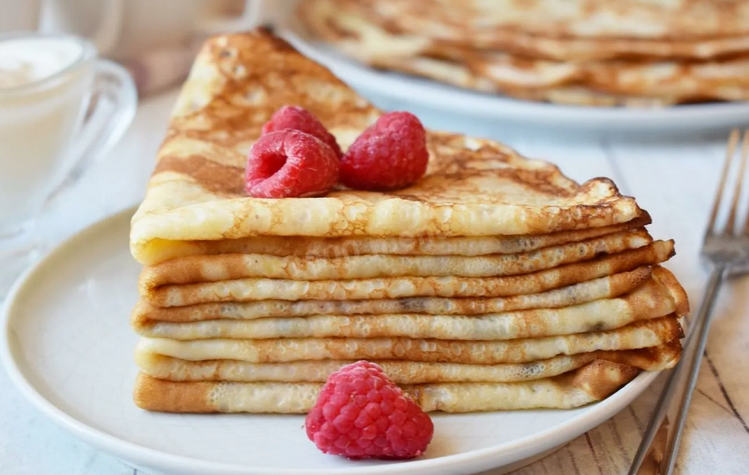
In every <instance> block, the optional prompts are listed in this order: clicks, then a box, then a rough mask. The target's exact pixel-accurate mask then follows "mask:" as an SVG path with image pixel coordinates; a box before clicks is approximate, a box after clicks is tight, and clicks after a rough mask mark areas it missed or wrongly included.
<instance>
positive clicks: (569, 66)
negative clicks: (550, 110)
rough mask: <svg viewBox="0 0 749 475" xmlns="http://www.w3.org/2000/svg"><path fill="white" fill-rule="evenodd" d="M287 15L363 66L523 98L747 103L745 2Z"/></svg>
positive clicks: (318, 9) (589, 2)
mask: <svg viewBox="0 0 749 475" xmlns="http://www.w3.org/2000/svg"><path fill="white" fill-rule="evenodd" d="M298 16H299V18H300V19H301V21H302V22H303V23H304V24H305V25H306V27H307V29H308V30H309V32H310V33H311V34H312V35H313V36H314V37H316V38H318V39H322V40H324V41H326V42H328V43H330V44H331V45H333V46H335V47H336V48H338V49H340V50H342V51H343V52H344V53H345V54H347V55H349V56H351V57H354V58H356V59H358V60H360V61H363V62H365V63H367V64H370V65H373V66H376V67H379V68H384V69H391V70H396V71H401V72H406V73H411V74H415V75H420V76H425V77H428V78H431V79H434V80H437V81H440V82H444V83H448V84H452V85H457V86H460V87H465V88H470V89H477V90H481V91H485V92H492V93H502V94H506V95H510V96H514V97H518V98H523V99H531V100H539V101H550V102H557V103H569V104H584V105H631V106H652V105H664V104H675V103H683V102H700V101H713V100H719V101H737V100H747V99H749V2H747V1H745V0H720V1H715V0H672V1H661V0H651V1H634V0H621V1H615V0H543V1H532V2H528V1H523V0H496V1H483V0H466V1H459V2H458V1H442V0H387V1H385V0H305V1H303V2H300V7H299V15H298Z"/></svg>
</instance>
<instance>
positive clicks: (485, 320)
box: [133, 269, 689, 340]
mask: <svg viewBox="0 0 749 475" xmlns="http://www.w3.org/2000/svg"><path fill="white" fill-rule="evenodd" d="M660 271H661V272H659V273H660V274H670V273H668V271H665V269H660ZM688 308H689V307H688V303H687V297H686V294H685V293H684V290H683V289H682V287H681V286H680V285H679V284H678V282H676V280H675V279H674V278H673V276H671V277H670V278H667V279H666V281H665V282H659V280H658V279H657V277H656V278H653V279H652V280H651V281H649V282H647V283H645V284H644V285H642V286H641V287H639V288H638V289H637V290H635V291H634V292H632V293H630V294H628V295H626V296H622V297H619V298H614V299H606V300H596V301H593V302H589V303H584V304H580V305H574V306H568V307H563V308H558V309H538V310H522V311H516V312H506V313H499V314H491V313H490V314H484V315H475V316H459V315H424V314H390V315H356V316H346V315H315V316H307V317H280V318H261V319H255V320H207V321H202V322H187V323H180V322H159V321H153V320H150V321H145V322H143V321H133V327H134V329H135V330H136V332H138V334H140V335H142V336H147V337H152V338H172V339H175V340H199V339H206V338H231V339H243V338H252V339H271V338H328V337H338V338H341V337H345V338H377V337H384V336H394V337H407V338H437V339H443V340H510V339H515V338H533V337H541V336H549V335H568V334H572V333H583V332H588V331H592V330H593V331H596V330H609V329H613V328H618V327H621V326H624V325H628V324H629V323H632V322H634V321H637V320H641V319H647V318H658V317H662V316H665V315H669V314H672V313H674V314H676V315H677V316H684V315H686V313H687V311H688Z"/></svg>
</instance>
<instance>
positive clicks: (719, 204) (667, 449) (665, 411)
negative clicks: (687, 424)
mask: <svg viewBox="0 0 749 475" xmlns="http://www.w3.org/2000/svg"><path fill="white" fill-rule="evenodd" d="M739 135H740V134H739V131H738V130H734V131H733V132H732V133H731V136H730V138H729V140H728V150H727V154H726V160H725V163H724V164H723V173H722V174H721V178H720V185H719V186H718V192H717V196H716V197H715V202H714V203H713V209H712V213H711V214H710V222H709V223H708V226H707V231H706V233H705V238H704V240H703V242H702V251H701V257H702V259H703V260H704V261H705V262H706V263H707V264H708V265H709V267H710V279H709V280H708V283H707V288H706V289H705V295H704V297H703V299H702V304H701V305H700V309H699V312H698V313H697V316H696V317H695V318H694V320H693V321H692V322H691V325H690V329H689V336H688V337H687V340H686V342H685V344H684V352H683V354H682V358H681V361H680V362H679V364H678V365H677V366H676V368H674V370H673V371H672V372H671V374H670V375H669V377H668V380H667V381H666V386H665V387H664V388H663V392H662V393H661V396H660V398H659V399H658V403H657V404H656V406H655V411H654V412H653V415H652V417H651V419H650V423H649V424H648V428H647V429H646V430H645V435H644V436H643V438H642V442H641V443H640V447H639V448H638V449H637V454H635V458H634V461H633V462H632V466H631V467H630V469H629V475H645V474H648V475H652V474H658V475H671V473H672V472H673V470H674V464H675V463H676V454H677V452H678V449H679V442H680V441H681V435H682V430H683V428H684V420H685V419H686V415H687V411H688V410H689V403H690V402H691V400H692V392H693V391H694V386H695V384H696V383H697V374H698V372H699V369H700V363H701V362H702V354H703V353H704V352H705V343H706V342H707V334H708V330H709V327H710V320H711V315H712V310H713V307H714V304H715V297H716V296H717V295H718V291H719V289H720V286H721V284H722V283H723V281H724V280H725V278H726V277H727V276H729V275H733V274H741V273H746V272H748V271H749V219H745V220H744V223H743V224H742V223H741V222H739V221H740V219H739V218H738V210H739V207H740V206H739V201H740V196H741V187H742V181H743V177H744V172H745V170H746V162H747V155H748V154H749V130H747V131H745V132H744V138H743V140H742V144H741V152H740V154H737V153H736V152H737V148H738V145H739ZM736 155H739V156H740V158H739V163H738V176H737V178H736V184H735V186H734V187H733V192H731V190H727V188H730V187H727V186H726V183H727V181H728V178H729V171H730V170H731V168H732V165H733V162H734V158H735V157H736ZM728 199H730V201H729V202H728V203H729V206H730V208H729V212H728V218H727V221H726V224H725V226H723V227H721V226H720V225H719V223H718V215H719V214H720V210H721V209H722V208H723V207H724V206H725V204H726V200H728ZM748 218H749V217H748ZM670 419H671V420H670Z"/></svg>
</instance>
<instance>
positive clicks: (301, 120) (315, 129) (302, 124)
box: [263, 106, 343, 158]
mask: <svg viewBox="0 0 749 475" xmlns="http://www.w3.org/2000/svg"><path fill="white" fill-rule="evenodd" d="M284 129H294V130H298V131H300V132H305V133H308V134H310V135H312V136H314V137H316V138H318V139H319V140H321V141H322V142H323V143H324V144H326V145H327V146H328V147H330V148H332V149H333V151H334V152H335V154H336V156H337V157H338V158H341V156H342V155H343V152H341V147H340V146H339V145H338V142H336V140H335V137H334V136H333V134H331V133H330V132H328V129H326V128H325V126H324V125H322V122H320V121H319V120H317V117H315V116H314V115H312V113H311V112H310V111H308V110H307V109H304V108H302V107H297V106H284V107H282V108H280V109H278V110H277V111H276V113H275V114H273V116H272V117H271V118H270V120H269V121H268V122H266V123H265V125H263V135H265V134H268V133H270V132H276V131H278V130H284Z"/></svg>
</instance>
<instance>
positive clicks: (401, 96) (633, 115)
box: [274, 2, 749, 135]
mask: <svg viewBox="0 0 749 475" xmlns="http://www.w3.org/2000/svg"><path fill="white" fill-rule="evenodd" d="M295 3H296V2H282V4H283V5H284V6H285V7H286V8H288V10H287V11H285V12H283V14H280V13H276V14H275V15H274V16H275V17H277V18H282V19H283V20H282V22H281V24H280V25H279V28H280V30H281V32H282V33H283V35H284V36H285V37H286V39H287V40H288V41H289V42H290V43H292V44H293V45H294V46H295V47H296V48H297V49H298V50H299V51H300V52H302V53H303V54H304V55H306V56H308V57H309V58H311V59H313V60H315V61H317V62H318V63H320V64H323V65H325V66H326V67H328V68H329V69H330V70H331V71H333V73H335V74H336V75H337V76H339V77H340V78H341V79H342V80H344V81H345V82H346V83H348V84H349V85H351V86H352V87H354V88H356V89H358V90H359V91H360V92H362V93H364V94H365V95H367V96H369V97H370V98H371V99H373V100H374V101H375V102H377V99H378V98H379V99H382V100H385V101H387V102H388V105H389V103H391V102H392V101H396V103H398V102H405V103H410V104H417V105H419V106H425V107H429V108H431V109H433V110H435V111H442V112H445V113H449V114H460V115H461V116H464V117H466V118H469V119H475V120H476V121H477V123H480V121H490V122H493V123H494V124H495V125H501V126H506V125H511V126H513V127H518V126H521V127H522V126H538V127H545V128H546V129H544V130H543V133H544V134H547V135H549V134H558V133H560V132H561V133H564V132H565V131H568V132H569V131H574V132H578V133H588V134H593V135H599V134H603V135H609V134H613V135H616V134H630V133H637V134H640V133H647V134H650V135H653V134H656V135H657V134H664V133H667V134H669V135H672V134H674V133H678V134H682V133H683V134H691V133H694V132H698V131H718V130H726V129H730V128H733V127H737V126H740V125H743V124H749V102H732V103H706V104H693V105H679V106H674V107H665V108H654V109H637V108H625V107H584V106H568V105H559V104H548V103H542V102H533V101H524V100H518V99H512V98H509V97H505V96H501V95H492V94H485V93H481V92H475V91H471V90H467V89H460V88H457V87H452V86H447V85H444V84H440V83H438V82H435V81H431V80H428V79H423V78H419V77H415V76H409V75H406V74H400V73H394V72H388V71H381V70H377V69H374V68H370V67H368V66H366V65H364V64H361V63H359V62H357V61H355V60H353V59H351V58H349V57H347V56H345V55H344V54H342V53H340V52H338V51H336V50H335V49H334V48H332V47H330V46H328V45H326V44H324V43H321V42H319V41H316V40H315V39H314V38H312V37H311V36H310V35H309V33H308V32H307V31H306V29H305V28H304V26H303V25H302V24H301V23H300V22H299V21H298V19H297V18H296V16H295V15H294V14H293V12H294V5H295ZM388 100H389V101H388ZM395 107H396V108H398V107H399V106H397V105H396V106H395ZM400 107H402V106H400ZM473 128H475V127H473ZM480 128H481V129H486V130H491V127H490V126H488V125H486V124H484V126H483V127H480Z"/></svg>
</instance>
